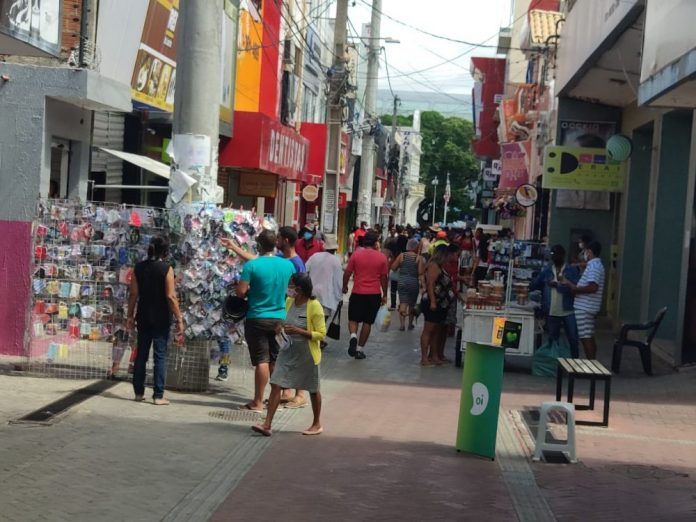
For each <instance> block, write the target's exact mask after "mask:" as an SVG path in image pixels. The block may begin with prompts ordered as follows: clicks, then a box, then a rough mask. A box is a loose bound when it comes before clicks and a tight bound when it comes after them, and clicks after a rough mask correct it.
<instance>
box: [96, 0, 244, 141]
mask: <svg viewBox="0 0 696 522" xmlns="http://www.w3.org/2000/svg"><path fill="white" fill-rule="evenodd" d="M237 13H238V11H237V8H236V7H235V5H234V3H232V2H230V1H225V3H224V11H223V12H222V13H221V16H220V24H221V41H222V42H223V45H222V46H221V47H220V58H221V67H222V73H221V86H220V121H222V122H224V123H227V124H228V125H229V126H230V130H231V125H232V118H233V115H234V93H235V91H234V84H235V73H236V68H237V57H236V56H235V53H234V45H235V42H236V41H237V29H238V23H237V19H238V16H237ZM179 25H180V24H179V0H150V3H149V5H148V9H147V14H146V15H145V24H144V26H143V31H142V36H141V43H140V45H139V47H138V51H137V56H136V59H135V67H134V68H133V71H132V78H131V90H132V95H133V99H134V100H136V101H139V102H141V103H144V104H145V105H149V106H150V107H154V108H156V109H160V110H162V111H166V112H172V111H173V110H174V92H175V86H176V42H177V30H178V29H179ZM107 60H108V59H107Z"/></svg>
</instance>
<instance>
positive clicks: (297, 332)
mask: <svg viewBox="0 0 696 522" xmlns="http://www.w3.org/2000/svg"><path fill="white" fill-rule="evenodd" d="M312 292H313V287H312V279H311V278H310V276H309V274H306V273H300V274H294V275H293V276H292V277H291V278H290V285H289V287H288V298H287V299H286V303H285V309H286V310H287V318H286V320H285V323H284V330H285V333H286V334H287V335H288V336H289V337H290V339H291V341H292V343H291V344H290V345H289V346H287V347H286V348H283V349H281V351H280V353H279V354H278V359H277V361H276V365H275V370H274V371H273V375H272V376H271V396H270V398H269V400H268V415H267V416H266V420H265V422H264V423H263V424H259V425H256V426H253V427H252V429H253V430H254V431H255V432H257V433H260V434H262V435H264V436H266V437H270V436H271V435H272V431H271V424H272V422H273V416H274V415H275V412H276V411H277V409H278V405H279V404H280V392H281V389H282V388H299V389H303V390H307V391H309V395H310V398H311V402H312V412H313V414H314V420H313V421H312V425H311V426H310V427H309V428H307V429H306V430H305V431H303V432H302V434H303V435H319V434H320V433H322V431H323V428H322V426H321V421H320V415H321V393H320V392H319V363H320V362H321V348H320V345H319V343H320V342H321V341H322V340H323V339H324V337H325V336H326V323H325V320H324V309H323V307H322V306H321V303H320V302H319V301H318V300H317V299H316V298H315V297H313V296H312Z"/></svg>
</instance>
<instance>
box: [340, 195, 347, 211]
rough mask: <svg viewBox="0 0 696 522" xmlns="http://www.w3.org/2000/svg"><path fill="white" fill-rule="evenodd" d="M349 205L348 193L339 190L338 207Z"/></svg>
mask: <svg viewBox="0 0 696 522" xmlns="http://www.w3.org/2000/svg"><path fill="white" fill-rule="evenodd" d="M347 207H348V194H346V193H345V192H339V193H338V208H347Z"/></svg>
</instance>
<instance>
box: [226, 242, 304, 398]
mask: <svg viewBox="0 0 696 522" xmlns="http://www.w3.org/2000/svg"><path fill="white" fill-rule="evenodd" d="M275 244H276V235H275V232H271V231H269V230H264V231H263V232H261V233H260V234H259V237H258V238H257V239H256V245H257V249H258V251H259V256H258V257H257V258H256V259H252V260H250V261H247V262H246V263H245V264H244V269H243V270H242V276H241V278H240V281H239V283H238V284H237V295H238V296H240V297H247V298H248V300H249V310H248V311H247V315H246V323H245V325H244V336H245V338H246V342H247V345H248V347H249V356H250V357H251V364H252V365H253V366H254V367H255V373H254V400H253V401H251V402H250V403H248V404H245V405H244V406H242V409H245V410H255V411H263V392H264V390H265V389H266V385H267V384H268V379H269V376H270V365H272V364H273V363H275V360H276V357H277V356H278V349H279V347H278V343H277V342H276V338H275V336H276V334H277V333H278V331H279V330H280V327H281V325H282V322H283V321H284V320H285V293H286V290H287V288H288V282H289V281H290V277H291V276H292V275H293V274H294V273H295V267H293V265H292V263H291V262H290V261H288V260H287V259H283V258H280V257H276V256H274V255H273V248H274V247H275Z"/></svg>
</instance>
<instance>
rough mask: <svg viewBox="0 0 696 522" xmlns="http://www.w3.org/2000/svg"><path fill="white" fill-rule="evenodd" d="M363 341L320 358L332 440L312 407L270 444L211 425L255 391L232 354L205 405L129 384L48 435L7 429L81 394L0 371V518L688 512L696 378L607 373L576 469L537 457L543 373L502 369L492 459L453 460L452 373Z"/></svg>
mask: <svg viewBox="0 0 696 522" xmlns="http://www.w3.org/2000/svg"><path fill="white" fill-rule="evenodd" d="M374 341H375V342H374V343H371V345H370V346H369V348H368V359H367V360H365V361H354V360H352V359H349V358H348V357H347V356H346V355H345V352H344V347H343V343H333V344H332V345H331V346H330V347H329V349H328V351H327V352H326V357H325V362H324V363H323V367H322V372H323V374H322V376H323V381H322V387H323V392H324V396H325V403H324V412H325V414H324V418H323V423H324V427H325V433H324V434H323V435H322V436H320V437H312V438H308V437H303V436H301V435H300V434H299V433H298V432H299V431H301V430H302V429H304V428H306V427H307V425H308V424H309V421H310V418H311V412H310V409H309V408H306V409H303V410H298V411H289V410H283V411H281V412H280V413H279V414H278V417H277V419H278V425H277V426H276V429H277V433H276V435H274V437H272V438H271V439H266V438H261V437H258V436H255V435H253V434H252V433H251V431H250V429H249V426H250V425H251V422H252V421H251V420H244V419H242V420H238V421H234V422H231V421H225V420H219V419H217V418H214V417H212V416H211V415H210V414H211V413H213V412H227V413H231V412H233V410H232V408H234V407H236V405H237V404H241V403H242V401H243V400H244V399H245V398H246V397H247V396H248V392H249V389H250V387H251V384H252V381H253V375H252V372H251V368H250V367H249V366H248V362H247V358H246V356H245V354H244V353H243V351H242V349H241V347H235V357H234V363H235V371H234V372H233V374H232V375H233V378H232V379H231V380H230V381H229V382H228V383H224V384H222V385H218V384H215V385H214V386H213V390H212V392H211V393H207V394H175V393H172V394H170V397H171V398H172V401H173V405H172V406H171V407H167V408H155V407H153V406H151V405H149V404H137V403H135V402H132V401H130V400H129V399H130V397H131V390H130V387H129V385H128V384H127V383H122V384H119V385H117V386H116V387H114V388H111V389H110V390H108V391H107V392H105V393H104V394H103V395H101V396H99V397H96V398H92V399H89V400H87V401H85V402H84V403H82V404H79V405H77V406H75V407H74V408H72V409H71V410H70V411H69V412H68V413H67V414H66V415H65V416H63V417H62V418H60V420H59V421H58V422H56V423H54V424H53V425H51V426H28V425H17V424H7V423H6V421H8V420H10V419H15V418H17V417H19V416H20V415H22V414H25V413H28V412H29V411H32V410H34V409H36V408H37V407H39V406H41V405H45V404H47V403H49V402H51V401H52V400H55V399H56V398H58V397H60V396H62V395H64V394H66V393H68V392H70V391H71V390H74V389H75V388H77V387H79V386H83V385H85V384H87V383H86V382H75V381H66V380H53V379H35V378H28V377H23V376H15V375H4V376H0V389H1V390H2V393H0V407H1V408H0V411H1V412H2V418H3V421H5V422H4V423H3V425H2V426H1V427H0V438H1V439H2V441H3V444H2V446H1V447H0V486H1V487H0V505H1V506H2V507H1V508H0V509H1V510H2V511H1V512H0V513H1V515H0V518H2V519H3V520H23V521H24V520H72V521H75V520H145V521H149V520H207V519H209V518H211V517H212V519H213V520H220V521H226V520H276V519H283V520H493V521H497V520H500V521H507V520H553V519H554V518H555V519H556V520H646V521H647V520H679V521H680V520H694V519H695V518H696V498H695V497H694V494H695V493H694V492H695V491H696V481H695V480H694V472H695V471H694V470H696V442H695V441H696V415H694V414H695V413H696V405H695V404H694V401H693V391H694V389H696V388H695V385H696V372H683V373H672V372H669V371H668V370H667V369H666V368H664V367H660V366H659V365H658V368H657V369H658V375H657V376H656V377H653V378H647V377H644V376H642V375H641V374H640V373H639V372H637V371H636V367H637V360H636V361H632V360H631V359H630V356H629V357H628V358H627V361H626V365H625V371H624V372H623V373H622V375H621V376H619V377H616V378H615V379H614V392H613V398H612V411H611V418H610V426H609V428H590V427H578V430H577V438H578V457H579V461H580V462H579V463H578V464H576V465H566V464H545V463H533V464H532V463H531V462H530V459H529V454H530V451H531V446H530V444H531V438H530V434H529V432H528V430H527V427H526V425H525V424H524V422H523V420H522V419H523V417H524V416H523V415H522V414H521V413H520V412H521V411H522V410H525V409H526V408H530V407H538V405H539V404H540V403H541V402H543V401H545V400H551V399H552V398H553V390H554V385H555V383H554V381H553V379H543V378H537V377H532V376H530V375H528V374H527V373H524V372H521V371H509V372H507V373H506V375H505V384H504V393H503V401H502V408H501V426H500V429H499V442H498V454H499V455H498V457H499V458H498V459H496V461H495V462H491V461H487V460H484V459H480V458H476V457H471V456H467V455H462V454H457V453H456V452H455V451H454V448H453V445H454V439H455V435H456V423H457V414H458V403H459V381H460V377H461V372H460V370H458V369H456V368H454V367H447V368H434V369H421V368H420V367H419V366H418V365H417V360H418V358H417V352H416V350H417V343H418V336H417V334H416V333H409V332H399V331H397V330H393V331H390V332H388V333H385V334H379V335H377V336H375V338H374ZM607 343H608V338H605V339H603V342H602V346H604V347H606V346H608V344H607ZM451 346H452V341H451V340H450V342H449V345H448V350H450V355H451ZM605 351H606V349H605ZM606 355H607V354H606V353H603V357H604V356H606ZM635 359H637V356H636V357H635ZM579 393H583V392H582V389H580V391H579ZM590 509H592V510H594V511H593V513H594V514H590V511H589V510H590Z"/></svg>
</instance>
